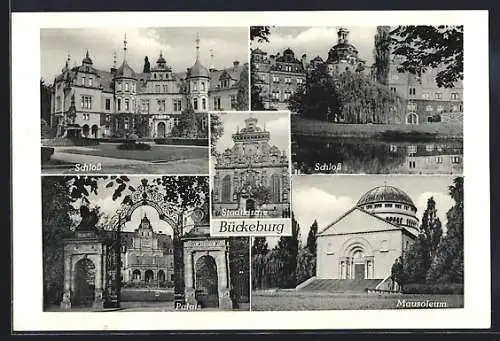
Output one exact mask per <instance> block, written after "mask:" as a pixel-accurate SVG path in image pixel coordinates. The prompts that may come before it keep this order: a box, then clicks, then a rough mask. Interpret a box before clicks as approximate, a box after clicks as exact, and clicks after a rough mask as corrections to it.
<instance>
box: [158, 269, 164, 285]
mask: <svg viewBox="0 0 500 341" xmlns="http://www.w3.org/2000/svg"><path fill="white" fill-rule="evenodd" d="M163 282H165V271H163V270H160V271H158V283H159V284H163Z"/></svg>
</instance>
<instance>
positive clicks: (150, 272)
mask: <svg viewBox="0 0 500 341" xmlns="http://www.w3.org/2000/svg"><path fill="white" fill-rule="evenodd" d="M144 280H145V282H146V284H152V283H153V280H154V273H153V270H146V272H145V273H144Z"/></svg>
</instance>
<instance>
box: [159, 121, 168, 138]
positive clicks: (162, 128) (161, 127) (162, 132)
mask: <svg viewBox="0 0 500 341" xmlns="http://www.w3.org/2000/svg"><path fill="white" fill-rule="evenodd" d="M166 130H167V127H166V125H165V123H164V122H160V123H158V129H157V137H165V132H166Z"/></svg>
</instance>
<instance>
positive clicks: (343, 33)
mask: <svg viewBox="0 0 500 341" xmlns="http://www.w3.org/2000/svg"><path fill="white" fill-rule="evenodd" d="M337 36H338V41H337V45H335V46H333V47H332V48H331V49H330V51H329V52H328V59H327V63H336V62H339V61H341V60H345V61H349V60H350V61H354V60H357V59H358V49H357V48H356V47H355V46H354V45H352V44H351V43H350V42H349V30H348V29H347V28H345V27H341V28H339V30H338V31H337Z"/></svg>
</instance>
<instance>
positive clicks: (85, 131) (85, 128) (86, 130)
mask: <svg viewBox="0 0 500 341" xmlns="http://www.w3.org/2000/svg"><path fill="white" fill-rule="evenodd" d="M89 130H90V128H89V125H88V124H84V125H83V127H82V134H83V136H85V137H87V136H89Z"/></svg>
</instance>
